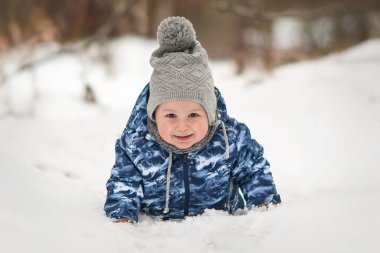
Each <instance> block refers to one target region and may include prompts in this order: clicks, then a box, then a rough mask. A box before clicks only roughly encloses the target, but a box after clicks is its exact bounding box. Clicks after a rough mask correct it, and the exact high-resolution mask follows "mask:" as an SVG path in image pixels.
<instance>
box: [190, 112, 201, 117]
mask: <svg viewBox="0 0 380 253" xmlns="http://www.w3.org/2000/svg"><path fill="white" fill-rule="evenodd" d="M198 116H199V114H198V113H195V112H193V113H190V115H189V118H195V117H198Z"/></svg>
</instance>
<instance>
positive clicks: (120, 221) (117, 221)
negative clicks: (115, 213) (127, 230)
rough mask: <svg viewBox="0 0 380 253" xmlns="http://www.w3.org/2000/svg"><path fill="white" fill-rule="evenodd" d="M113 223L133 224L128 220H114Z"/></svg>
mask: <svg viewBox="0 0 380 253" xmlns="http://www.w3.org/2000/svg"><path fill="white" fill-rule="evenodd" d="M113 222H115V223H133V221H131V220H128V219H120V220H115V221H113Z"/></svg>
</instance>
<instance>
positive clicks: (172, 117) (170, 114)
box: [165, 113, 176, 119]
mask: <svg viewBox="0 0 380 253" xmlns="http://www.w3.org/2000/svg"><path fill="white" fill-rule="evenodd" d="M165 117H166V118H170V119H174V118H175V117H176V116H175V114H174V113H169V114H166V115H165Z"/></svg>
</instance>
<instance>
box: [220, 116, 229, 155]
mask: <svg viewBox="0 0 380 253" xmlns="http://www.w3.org/2000/svg"><path fill="white" fill-rule="evenodd" d="M219 122H220V123H221V124H222V130H223V136H224V144H225V145H226V153H225V155H226V156H225V158H226V160H228V158H230V145H229V144H228V136H227V131H226V126H225V125H224V122H223V121H221V120H219Z"/></svg>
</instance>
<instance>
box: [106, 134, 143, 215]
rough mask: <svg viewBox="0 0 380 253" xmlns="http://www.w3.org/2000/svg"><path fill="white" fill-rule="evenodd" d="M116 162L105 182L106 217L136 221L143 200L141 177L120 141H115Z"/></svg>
mask: <svg viewBox="0 0 380 253" xmlns="http://www.w3.org/2000/svg"><path fill="white" fill-rule="evenodd" d="M115 151H116V161H115V165H114V166H113V168H112V170H111V176H110V178H109V180H108V181H107V185H106V186H107V199H106V203H105V205H104V210H105V212H106V215H107V216H108V217H110V218H112V219H115V220H118V219H128V220H131V221H135V222H137V221H138V213H139V210H140V203H141V201H142V199H143V188H142V177H141V174H140V172H139V171H138V170H137V168H136V167H135V165H134V164H133V163H132V161H131V160H130V158H129V157H128V156H127V154H126V153H125V150H124V149H123V143H122V141H121V139H118V140H117V141H116V147H115Z"/></svg>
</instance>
